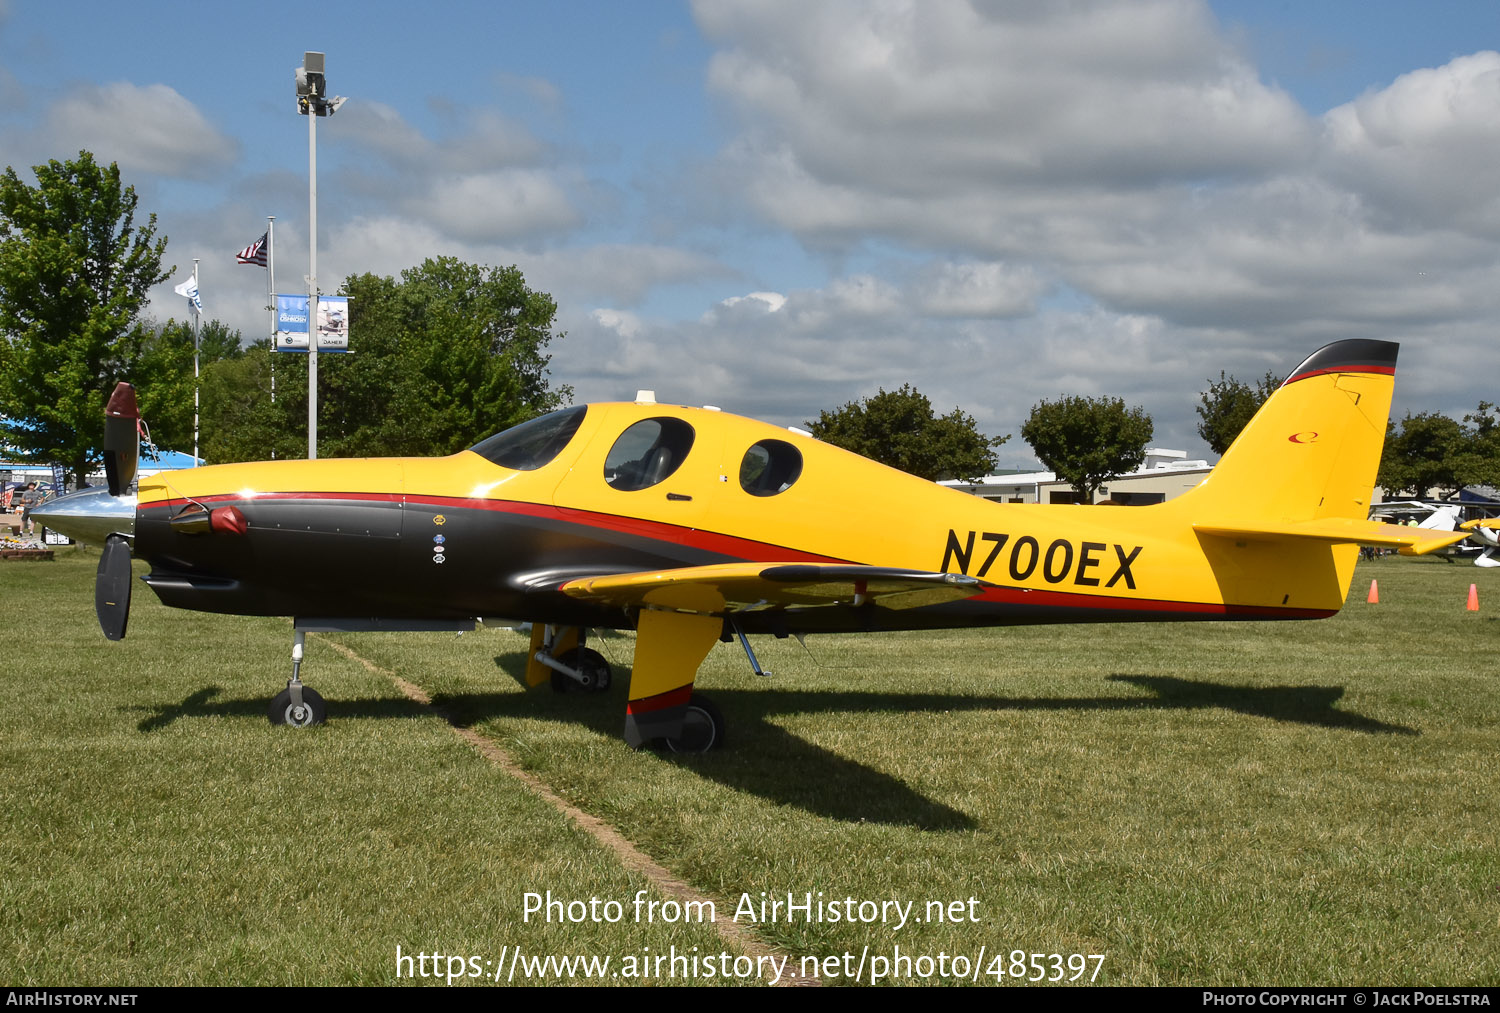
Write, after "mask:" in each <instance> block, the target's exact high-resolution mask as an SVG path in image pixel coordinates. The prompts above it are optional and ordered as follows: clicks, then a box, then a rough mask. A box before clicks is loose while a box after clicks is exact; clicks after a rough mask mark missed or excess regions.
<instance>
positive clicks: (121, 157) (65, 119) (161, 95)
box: [47, 81, 239, 179]
mask: <svg viewBox="0 0 1500 1013" xmlns="http://www.w3.org/2000/svg"><path fill="white" fill-rule="evenodd" d="M47 133H48V134H49V135H50V137H51V139H52V140H53V141H54V143H55V144H56V145H58V146H60V147H61V148H62V149H64V150H70V151H78V150H80V149H87V150H89V151H92V152H93V153H94V156H95V158H97V159H98V160H99V161H101V162H118V163H120V166H121V168H124V169H127V170H135V171H144V172H152V173H157V174H160V175H163V176H172V177H180V178H186V179H205V178H211V177H214V176H217V175H219V174H220V173H222V172H223V171H224V169H225V168H226V167H227V166H228V165H230V164H231V163H232V162H233V161H234V159H235V158H236V157H237V156H238V153H239V145H238V144H237V143H236V142H235V141H233V140H231V139H230V138H228V137H225V136H224V135H223V134H222V133H220V132H219V131H218V129H217V128H215V127H214V126H213V125H212V124H211V123H209V122H208V120H207V119H206V118H205V117H204V115H203V114H202V113H201V112H199V111H198V108H197V107H196V106H195V105H193V103H192V102H189V101H188V100H187V99H185V98H183V97H182V96H181V95H180V94H178V93H177V92H176V91H175V90H174V89H172V88H169V87H167V86H166V85H164V84H151V85H144V86H142V85H134V84H130V83H129V82H124V81H121V82H117V83H115V84H107V85H100V86H88V87H82V88H78V89H75V90H74V91H72V92H71V93H70V94H68V95H67V96H66V97H65V98H63V99H61V100H60V101H58V102H57V104H56V105H54V106H53V107H52V108H51V109H50V110H48V113H47Z"/></svg>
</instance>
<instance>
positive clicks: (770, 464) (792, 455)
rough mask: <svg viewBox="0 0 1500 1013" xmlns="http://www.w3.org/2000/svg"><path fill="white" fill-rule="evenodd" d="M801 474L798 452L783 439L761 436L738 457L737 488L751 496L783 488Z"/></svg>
mask: <svg viewBox="0 0 1500 1013" xmlns="http://www.w3.org/2000/svg"><path fill="white" fill-rule="evenodd" d="M801 476H802V452H801V451H800V450H798V449H797V448H796V447H794V446H792V445H791V444H790V443H787V442H785V441H783V440H761V441H760V442H759V443H757V444H755V445H754V446H752V447H751V448H750V449H749V450H747V451H745V456H744V458H742V459H741V461H740V488H741V489H744V490H745V491H746V492H748V493H749V494H750V495H752V496H775V495H776V494H777V493H779V492H786V491H787V490H788V489H790V488H791V487H792V483H793V482H795V481H797V479H798V478H800V477H801Z"/></svg>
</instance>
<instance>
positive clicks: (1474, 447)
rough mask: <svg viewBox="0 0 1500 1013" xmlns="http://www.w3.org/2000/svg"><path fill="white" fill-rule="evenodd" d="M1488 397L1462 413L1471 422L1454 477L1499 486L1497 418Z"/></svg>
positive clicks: (1467, 482) (1499, 424) (1499, 432)
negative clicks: (1470, 411) (1465, 445)
mask: <svg viewBox="0 0 1500 1013" xmlns="http://www.w3.org/2000/svg"><path fill="white" fill-rule="evenodd" d="M1495 409H1496V406H1495V405H1493V404H1491V403H1490V402H1488V401H1481V402H1479V407H1478V408H1476V409H1475V410H1474V411H1473V412H1472V413H1471V414H1469V415H1465V416H1464V421H1465V422H1468V423H1470V424H1471V425H1472V427H1473V428H1472V429H1470V430H1469V431H1468V441H1467V447H1466V448H1465V450H1464V452H1463V454H1461V455H1460V460H1459V466H1458V477H1459V479H1461V480H1462V482H1463V484H1464V485H1488V486H1500V418H1497V417H1496V415H1495Z"/></svg>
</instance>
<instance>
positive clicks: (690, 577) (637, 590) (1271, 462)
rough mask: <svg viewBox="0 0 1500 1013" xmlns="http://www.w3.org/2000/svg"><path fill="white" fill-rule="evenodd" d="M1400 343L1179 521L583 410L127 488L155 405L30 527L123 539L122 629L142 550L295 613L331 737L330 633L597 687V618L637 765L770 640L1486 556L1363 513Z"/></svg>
mask: <svg viewBox="0 0 1500 1013" xmlns="http://www.w3.org/2000/svg"><path fill="white" fill-rule="evenodd" d="M1396 350H1397V346H1396V345H1395V344H1394V343H1391V342H1383V341H1369V340H1351V341H1340V342H1337V343H1335V344H1331V345H1328V346H1326V347H1324V348H1322V349H1319V350H1318V351H1317V352H1315V353H1313V354H1312V355H1311V356H1310V357H1309V358H1308V359H1307V360H1306V361H1304V362H1303V363H1302V364H1301V365H1300V366H1298V367H1297V368H1296V369H1295V370H1292V372H1291V374H1290V375H1289V378H1288V379H1287V381H1286V382H1285V383H1284V384H1283V385H1282V386H1281V388H1280V389H1278V390H1277V391H1276V393H1275V394H1274V395H1273V396H1272V397H1271V398H1270V399H1269V400H1268V401H1267V402H1266V404H1265V405H1264V406H1263V407H1262V408H1261V410H1260V412H1259V413H1258V414H1257V415H1256V416H1255V418H1254V419H1253V420H1252V421H1251V423H1250V424H1249V426H1247V427H1246V429H1245V430H1244V432H1242V433H1241V434H1240V437H1239V439H1238V440H1236V441H1235V443H1234V445H1233V446H1232V447H1230V449H1229V450H1228V452H1226V453H1225V454H1224V457H1223V459H1222V460H1221V461H1220V463H1219V465H1218V466H1217V467H1216V468H1215V469H1214V471H1213V473H1212V474H1211V476H1210V477H1209V478H1208V479H1206V480H1205V481H1204V482H1203V483H1202V484H1201V485H1199V486H1198V487H1197V488H1195V489H1193V490H1191V491H1189V492H1188V493H1186V494H1184V495H1182V496H1179V497H1177V498H1176V499H1173V500H1170V501H1168V502H1165V503H1160V504H1155V505H1152V506H1144V507H1120V508H1113V509H1103V508H1100V507H1097V506H1077V505H1069V506H1053V505H1039V504H1002V503H992V502H988V501H985V500H981V499H977V498H975V497H972V496H969V495H966V494H964V493H960V492H956V491H954V490H951V489H946V488H943V487H941V486H938V485H935V484H934V483H932V482H928V481H925V480H922V479H918V478H915V477H913V476H911V475H907V474H905V473H902V472H899V471H895V470H893V469H891V468H887V467H885V466H883V465H880V464H876V463H874V462H872V461H869V460H867V459H865V458H862V457H859V456H857V455H855V454H851V453H849V452H847V451H844V450H841V449H839V448H837V447H833V446H830V445H828V444H826V443H822V442H819V441H818V440H816V439H814V438H812V437H811V436H810V435H808V434H807V433H804V432H801V431H799V430H795V429H790V430H789V429H783V428H780V427H777V426H773V425H769V424H767V423H763V422H757V421H754V420H752V419H747V418H741V417H739V416H735V415H730V414H727V413H725V412H721V411H719V410H717V409H714V408H684V407H678V406H673V405H664V404H658V403H656V401H655V400H654V398H653V397H651V396H649V395H647V394H645V393H643V394H642V395H640V396H639V397H638V398H637V400H636V401H634V402H632V403H620V404H593V405H580V406H577V407H572V408H565V409H563V410H561V411H556V412H553V413H551V414H548V415H544V416H542V417H540V418H537V419H533V420H532V421H530V422H526V423H523V424H521V425H519V426H515V427H514V428H511V429H508V430H506V431H504V432H502V433H499V434H498V435H495V436H492V437H490V438H489V439H486V440H484V441H483V442H482V443H479V444H477V445H475V446H474V447H472V448H470V449H469V450H466V451H463V452H461V453H458V454H454V455H453V456H451V457H444V458H436V459H419V458H390V459H369V460H336V459H325V460H314V461H273V462H262V463H253V464H228V465H219V466H215V467H205V468H197V469H193V470H186V471H173V472H164V473H160V474H157V475H154V476H151V477H149V478H145V479H143V480H142V481H141V482H140V486H139V493H138V496H137V497H136V498H134V499H133V500H132V498H131V497H129V496H128V495H126V494H125V492H126V489H127V488H128V486H129V484H130V482H131V479H132V477H133V476H134V472H135V464H136V462H135V455H136V452H137V449H138V447H139V440H138V438H137V436H136V424H137V414H138V413H137V412H136V410H135V405H134V393H133V391H132V390H131V389H130V388H129V386H128V385H124V384H122V385H121V388H120V390H118V391H117V392H116V397H115V398H114V399H113V400H112V401H111V403H110V408H109V411H108V418H109V421H108V433H107V435H106V440H105V443H106V446H105V457H106V466H107V471H108V473H109V477H110V488H109V489H107V490H106V489H100V490H85V491H84V492H82V493H76V494H73V495H72V496H68V497H64V498H62V499H59V500H56V501H54V502H53V503H51V504H49V505H47V506H46V507H44V508H42V509H40V510H37V511H33V513H34V514H35V515H36V516H38V517H40V518H42V519H43V522H44V523H45V524H46V525H47V526H49V527H53V528H56V529H57V530H60V531H63V532H64V533H67V534H70V535H72V536H73V537H75V538H82V539H85V540H90V541H99V542H103V543H104V545H105V549H104V552H103V555H102V556H101V559H100V565H99V579H98V584H97V588H96V605H97V609H98V613H99V617H100V623H101V625H102V626H103V628H104V631H105V633H106V635H107V636H108V637H110V638H111V639H120V638H121V637H123V636H124V635H125V626H126V620H127V618H128V612H129V592H130V584H131V579H130V556H131V554H132V551H133V553H134V555H136V556H139V557H141V558H143V559H145V560H147V561H148V562H149V563H150V564H151V572H150V573H149V574H148V575H146V576H145V577H144V578H143V579H144V580H145V582H146V584H147V585H148V586H149V587H150V588H151V589H152V590H153V591H155V592H156V594H157V595H158V597H160V598H161V600H162V601H163V602H165V603H166V604H168V605H171V606H175V607H179V608H188V609H198V610H202V611H208V612H226V613H235V614H243V615H283V616H291V617H293V619H294V644H293V652H292V658H293V664H292V676H291V679H290V680H289V682H288V684H287V688H286V689H285V690H283V691H282V692H281V693H280V694H278V695H277V697H276V698H275V700H274V701H273V702H272V704H271V709H270V717H271V720H272V722H273V723H277V724H290V725H306V724H315V723H318V722H320V721H322V720H323V718H324V715H325V705H324V703H323V700H322V699H321V697H320V696H319V695H318V694H317V693H316V692H315V691H314V690H312V689H311V688H309V687H307V686H305V685H304V684H303V683H302V681H301V678H300V669H301V660H302V650H303V642H304V636H305V634H306V632H308V631H318V630H323V631H328V630H353V629H453V628H472V626H473V624H474V622H475V620H476V618H483V617H503V618H504V619H507V620H512V621H514V620H525V621H529V622H531V623H533V624H534V626H533V630H532V643H531V651H530V656H529V659H528V667H527V681H528V683H530V684H532V685H538V684H541V683H543V682H548V681H550V682H552V684H553V685H554V687H555V688H558V689H568V688H578V689H589V690H602V689H606V688H608V686H609V684H610V682H611V679H612V673H611V671H610V668H609V665H608V664H607V663H606V662H605V660H604V658H603V657H602V656H601V655H599V654H598V653H597V652H595V651H593V650H592V649H590V648H588V647H587V646H586V643H585V632H584V631H586V630H588V629H597V628H606V629H609V628H613V629H625V628H633V629H635V630H636V632H637V638H636V650H635V663H634V667H633V669H632V672H631V678H630V688H629V694H628V704H627V707H626V715H625V740H626V741H627V742H628V743H629V744H630V745H632V746H637V747H638V746H641V745H645V744H649V743H655V742H661V743H663V744H665V745H666V746H667V747H669V748H672V749H675V750H681V751H703V750H707V749H710V748H713V747H715V746H717V745H719V744H720V743H721V742H722V741H723V737H724V720H723V717H722V716H721V715H720V713H719V711H718V710H717V708H715V707H714V706H713V705H712V704H711V703H710V702H708V701H707V700H706V699H705V698H704V697H703V696H702V695H701V694H697V693H695V692H694V688H693V683H694V679H695V677H696V674H697V670H698V666H699V665H700V663H701V662H702V661H703V659H704V658H705V657H706V656H707V654H708V651H709V649H710V648H711V647H712V646H713V644H714V642H715V641H717V640H731V639H736V638H737V639H738V640H739V641H740V643H741V645H742V646H743V647H744V650H745V653H746V655H747V657H748V659H749V662H750V664H751V666H752V667H753V668H754V669H755V671H757V672H761V671H762V670H761V668H760V665H759V663H758V662H757V661H756V659H755V655H754V652H753V650H752V649H751V647H750V642H749V640H748V639H747V635H748V634H757V633H758V634H766V633H769V634H772V635H775V636H778V637H784V636H788V635H802V634H807V633H844V632H856V631H876V630H919V629H941V628H950V627H968V626H1008V625H1017V624H1033V623H1080V622H1121V621H1140V622H1173V621H1191V620H1211V619H1241V620H1271V619H1316V618H1322V617H1325V616H1331V615H1333V614H1334V613H1336V612H1337V611H1338V610H1339V608H1340V607H1341V606H1342V605H1343V603H1344V598H1345V595H1346V593H1347V591H1348V587H1349V582H1350V579H1351V577H1352V575H1353V570H1354V563H1355V559H1356V556H1357V553H1358V548H1357V547H1358V545H1359V544H1367V545H1379V546H1388V547H1395V548H1399V549H1401V550H1402V551H1403V552H1407V553H1426V552H1431V551H1433V550H1435V549H1438V548H1441V547H1443V546H1445V545H1448V544H1450V543H1452V542H1454V541H1457V540H1459V539H1461V538H1462V537H1463V533H1462V532H1457V533H1452V532H1442V531H1431V530H1426V529H1420V528H1410V527H1403V526H1397V525H1390V524H1380V523H1375V522H1372V521H1369V520H1367V519H1366V517H1367V515H1368V513H1369V509H1370V494H1371V489H1372V486H1373V484H1374V479H1375V472H1376V468H1377V465H1378V464H1379V460H1380V452H1381V444H1382V441H1383V439H1384V435H1385V427H1386V418H1387V416H1388V414H1389V411H1390V403H1391V393H1392V389H1393V386H1394V383H1395V365H1396Z"/></svg>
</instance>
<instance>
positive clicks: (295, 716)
mask: <svg viewBox="0 0 1500 1013" xmlns="http://www.w3.org/2000/svg"><path fill="white" fill-rule="evenodd" d="M293 689H294V687H291V686H288V687H287V688H286V689H284V690H282V691H281V692H280V693H277V694H276V696H275V697H273V698H272V699H271V708H270V710H269V711H268V712H267V716H268V717H269V718H270V719H271V724H273V725H288V726H290V727H292V728H306V727H308V726H309V725H321V724H322V723H323V722H324V721H326V720H327V719H328V707H327V705H326V704H324V703H323V697H322V696H321V695H319V693H318V691H317V690H315V689H312V688H310V687H308V686H304V685H302V684H301V683H298V684H297V685H296V687H295V689H296V690H300V694H298V695H300V696H301V699H300V700H297V699H293V696H294V694H293Z"/></svg>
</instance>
